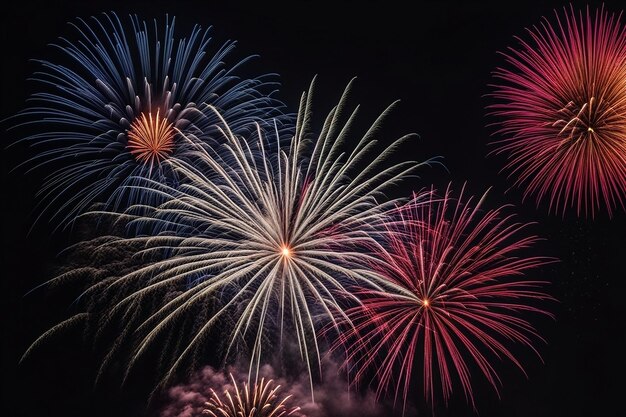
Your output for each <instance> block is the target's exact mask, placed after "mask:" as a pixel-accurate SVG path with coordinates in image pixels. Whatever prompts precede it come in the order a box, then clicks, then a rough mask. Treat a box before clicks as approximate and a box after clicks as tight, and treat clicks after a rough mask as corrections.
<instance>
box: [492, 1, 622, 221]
mask: <svg viewBox="0 0 626 417" xmlns="http://www.w3.org/2000/svg"><path fill="white" fill-rule="evenodd" d="M555 15H556V21H555V24H551V23H550V22H549V21H548V20H547V19H546V18H544V19H543V21H542V22H541V25H540V26H539V27H537V26H535V27H533V28H532V29H527V35H528V39H527V40H524V39H522V38H518V41H519V43H520V45H519V47H518V48H517V49H516V48H509V51H508V52H507V53H504V54H503V55H504V57H505V59H506V61H507V64H508V66H507V68H498V69H497V70H496V71H495V72H494V77H495V78H496V79H497V80H498V84H496V85H493V86H492V87H493V88H494V90H495V91H494V92H493V93H492V94H491V96H492V97H494V98H495V99H496V101H497V102H498V103H497V104H494V105H492V106H490V110H491V114H492V115H495V116H496V117H498V121H497V122H496V123H495V124H496V125H498V130H497V132H496V133H497V134H501V135H502V136H503V137H504V139H502V140H500V141H497V142H496V143H495V145H496V149H495V152H496V153H504V154H506V155H507V157H508V163H507V165H506V166H505V170H506V171H508V172H509V176H510V177H515V178H516V180H515V184H516V185H517V186H521V185H525V187H526V189H525V191H524V198H526V197H527V196H528V195H534V196H535V197H536V200H537V204H538V203H539V202H540V201H541V200H542V199H544V198H548V199H549V201H550V205H549V210H550V211H552V210H554V211H560V210H562V211H563V213H565V210H566V209H567V207H572V206H575V207H576V211H577V214H578V216H580V215H581V214H582V212H584V214H585V216H588V215H589V214H590V215H591V217H593V216H594V214H595V212H596V211H597V210H598V209H599V208H600V207H601V206H602V205H604V206H605V207H606V209H607V211H608V214H609V216H612V212H613V209H614V208H615V207H618V206H621V207H622V208H624V201H625V194H626V27H625V26H624V25H623V24H621V14H619V15H614V14H609V13H608V12H606V11H605V10H604V8H601V9H599V10H597V11H596V12H595V14H592V13H591V12H590V11H589V9H587V11H586V13H583V12H579V13H578V14H577V13H576V12H574V9H573V8H572V7H570V9H569V11H568V10H567V9H564V13H563V16H562V17H561V16H559V14H558V13H556V12H555Z"/></svg>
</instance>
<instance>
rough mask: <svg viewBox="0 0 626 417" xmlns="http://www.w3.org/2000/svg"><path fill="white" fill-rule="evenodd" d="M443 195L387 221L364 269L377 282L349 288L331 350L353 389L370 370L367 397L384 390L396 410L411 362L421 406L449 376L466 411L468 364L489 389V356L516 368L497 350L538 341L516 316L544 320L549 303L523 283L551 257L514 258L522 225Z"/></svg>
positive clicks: (449, 389) (522, 239)
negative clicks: (352, 303)
mask: <svg viewBox="0 0 626 417" xmlns="http://www.w3.org/2000/svg"><path fill="white" fill-rule="evenodd" d="M450 194H451V191H450V189H448V190H447V191H446V194H445V196H444V197H443V198H442V199H441V200H437V198H435V197H433V196H432V195H431V196H430V197H428V198H426V199H425V200H424V199H423V198H422V197H420V196H418V197H415V198H414V199H413V200H412V201H410V202H409V203H408V204H407V205H405V206H401V207H399V208H398V210H397V212H396V213H395V215H393V216H392V217H390V219H389V220H388V225H387V231H386V232H385V233H384V234H383V235H382V237H381V239H382V240H381V242H380V243H379V244H377V245H376V246H374V247H373V248H372V250H373V254H374V256H373V258H374V259H377V260H378V261H376V262H374V263H372V264H371V267H372V268H373V269H374V270H375V271H377V272H378V274H380V275H381V276H383V277H385V278H386V281H387V283H386V284H381V285H382V286H383V287H384V289H383V290H379V289H366V288H357V289H356V290H355V291H354V292H355V293H356V294H357V296H358V297H359V298H360V299H361V304H360V305H358V306H356V307H353V308H350V309H348V310H347V311H346V314H347V317H348V319H349V321H348V323H347V324H348V325H347V326H346V328H347V330H346V331H345V332H343V333H341V334H340V337H339V338H338V339H337V340H336V341H335V343H334V346H333V349H334V350H337V351H341V350H344V351H345V353H346V355H347V356H346V361H345V364H344V366H345V368H346V369H347V371H348V372H349V373H350V374H353V375H354V379H355V382H356V383H359V382H361V381H363V380H364V379H366V378H367V376H368V375H371V374H372V372H373V373H374V375H375V378H374V380H375V381H376V384H377V386H376V389H377V394H378V395H379V396H381V395H383V394H385V393H386V392H388V391H393V392H394V401H397V400H398V398H400V397H402V398H403V400H404V405H405V407H406V401H407V398H408V395H409V391H408V390H409V385H410V383H411V381H412V375H413V373H414V368H413V367H414V364H416V363H419V366H423V369H419V372H417V373H418V374H420V375H422V384H423V389H424V396H425V398H426V399H427V400H429V401H430V402H431V403H433V404H434V398H435V391H436V387H435V378H436V377H437V378H438V379H439V380H440V383H441V386H440V389H441V392H442V394H443V398H444V400H445V401H446V402H447V401H448V399H449V398H450V396H451V395H452V393H453V381H454V380H455V379H458V380H459V381H460V383H461V388H462V390H463V392H464V394H465V397H466V398H467V399H468V400H469V401H470V402H471V403H472V405H473V406H474V407H475V405H474V398H473V392H472V383H471V375H470V368H471V367H473V366H476V367H477V368H478V369H480V372H481V373H482V374H483V375H484V376H485V377H486V378H487V380H488V381H489V383H490V384H491V385H492V386H493V387H494V388H495V389H496V391H497V390H498V384H499V383H500V380H499V377H498V375H497V373H496V369H495V368H494V366H493V361H492V359H498V358H507V359H509V360H510V361H511V362H513V363H514V364H515V365H516V366H517V367H519V368H520V369H521V370H522V371H523V368H522V364H521V363H520V362H519V361H518V360H517V358H516V357H515V356H514V355H513V353H512V352H511V351H510V350H509V348H508V347H507V344H508V343H511V342H518V343H521V344H522V345H524V346H527V347H529V348H531V349H532V350H533V351H535V352H536V350H535V348H534V347H533V345H532V342H533V339H541V338H540V336H539V335H538V334H537V333H536V331H535V330H534V329H533V327H532V326H531V324H530V323H529V322H528V321H526V319H524V318H523V314H526V313H541V314H547V315H550V314H549V313H547V312H545V311H543V310H542V309H541V308H539V307H537V306H536V304H537V302H540V301H542V300H547V299H551V297H549V296H548V295H546V294H544V293H542V292H541V291H540V290H539V289H538V288H539V287H540V286H542V285H543V284H544V283H543V282H539V281H531V280H525V279H523V275H524V273H525V272H526V271H527V270H529V269H533V268H537V267H539V266H541V265H544V264H546V263H548V262H550V261H551V260H550V259H548V258H541V257H524V256H523V254H522V253H520V252H521V251H523V250H524V249H525V248H529V247H531V246H532V245H533V244H535V243H536V241H537V240H538V238H537V237H535V236H524V234H523V232H524V229H525V227H526V225H525V224H521V223H515V222H513V216H512V215H504V213H503V211H504V210H503V208H498V209H495V210H485V211H482V210H481V205H482V201H483V198H484V196H483V198H481V200H480V201H479V202H478V203H474V202H473V198H464V196H463V191H462V192H461V194H460V196H459V198H458V201H457V202H456V203H454V202H453V199H452V197H450ZM419 352H423V357H421V358H419V357H418V355H420V353H419ZM394 383H395V384H396V386H395V388H392V385H393V384H394Z"/></svg>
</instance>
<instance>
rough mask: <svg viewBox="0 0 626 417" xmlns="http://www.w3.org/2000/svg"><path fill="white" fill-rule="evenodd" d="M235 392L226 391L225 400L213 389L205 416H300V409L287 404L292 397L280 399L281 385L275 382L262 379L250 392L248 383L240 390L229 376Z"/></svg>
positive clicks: (231, 376)
mask: <svg viewBox="0 0 626 417" xmlns="http://www.w3.org/2000/svg"><path fill="white" fill-rule="evenodd" d="M229 376H230V379H231V381H232V385H233V390H226V391H224V396H223V398H224V400H222V398H221V397H220V396H219V395H218V394H217V393H216V392H215V391H214V390H213V389H211V399H210V400H209V401H208V402H206V403H205V406H206V409H204V410H203V411H202V414H203V415H209V416H211V417H284V416H292V415H295V416H298V415H300V414H299V413H298V411H300V407H293V408H288V407H287V403H288V402H289V400H290V399H291V395H288V396H286V397H283V398H282V399H281V398H280V397H279V391H280V385H274V381H273V380H271V379H270V380H268V381H265V378H261V381H260V382H259V383H258V384H255V385H254V389H253V390H250V389H249V387H248V384H247V383H245V382H244V383H243V389H242V390H240V389H239V386H238V385H237V381H235V378H234V377H233V375H232V374H229Z"/></svg>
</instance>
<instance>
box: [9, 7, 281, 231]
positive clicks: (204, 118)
mask: <svg viewBox="0 0 626 417" xmlns="http://www.w3.org/2000/svg"><path fill="white" fill-rule="evenodd" d="M128 23H129V25H128V27H127V26H126V25H125V24H123V23H122V21H121V20H120V19H119V18H118V17H117V16H116V15H115V14H113V13H111V14H103V15H102V17H100V18H97V17H92V18H91V19H90V20H88V21H85V20H82V19H78V20H77V21H76V22H75V23H72V27H73V28H74V29H75V30H76V33H77V36H76V39H75V40H69V39H66V38H60V40H59V41H58V43H57V44H55V45H53V46H54V47H55V48H56V49H57V50H58V51H59V52H60V54H59V57H58V58H57V60H56V61H54V62H53V61H37V63H38V64H39V66H40V67H41V69H40V70H39V71H38V72H36V73H35V74H34V75H33V77H32V79H33V80H34V81H36V82H37V83H38V85H39V87H40V89H41V91H40V92H37V93H35V94H33V95H32V96H31V98H30V100H29V102H30V103H31V105H30V106H29V107H28V108H27V109H26V110H24V111H23V112H21V113H20V115H18V116H17V117H18V119H19V120H20V121H21V124H20V125H19V126H20V127H21V128H23V129H26V132H28V133H25V135H26V136H25V137H24V139H22V141H25V142H27V143H28V144H29V145H30V146H32V147H33V148H34V149H35V150H36V152H37V154H36V155H35V156H34V157H32V158H31V159H30V160H29V161H28V162H27V163H26V164H25V165H26V166H28V167H29V168H30V169H37V168H40V167H43V168H47V169H48V170H51V171H52V173H51V174H50V175H49V176H48V177H47V178H46V181H45V182H44V185H43V187H42V189H41V191H40V193H39V194H40V198H41V201H42V204H43V205H44V209H43V212H45V211H50V210H51V211H52V213H53V218H54V219H56V220H57V221H58V223H59V224H60V225H64V224H67V223H71V222H72V221H73V220H74V219H75V217H76V216H77V215H78V214H80V213H82V212H84V211H86V210H87V209H89V208H90V207H91V206H92V205H93V204H94V203H106V204H108V205H109V206H115V207H120V206H122V208H123V206H125V205H127V204H131V203H138V202H141V201H142V199H143V197H144V195H145V193H135V194H133V195H122V194H123V193H121V192H120V190H121V189H125V188H124V187H123V186H124V185H128V181H129V178H130V177H147V178H153V179H156V180H158V181H161V182H167V183H169V184H172V183H175V181H176V179H175V178H173V173H172V172H171V170H170V169H169V165H167V164H164V163H163V162H164V161H165V160H166V159H168V158H184V157H185V155H186V152H187V150H188V149H189V147H190V145H189V142H190V141H191V142H195V143H205V144H207V145H208V146H209V147H210V146H214V145H215V142H214V139H215V137H216V135H217V134H218V132H217V130H216V129H215V126H214V125H215V123H217V122H218V121H219V119H218V118H217V117H215V115H214V113H213V111H210V110H209V109H208V107H207V106H206V104H210V105H212V106H214V107H216V108H218V109H219V110H220V112H221V114H222V116H223V118H224V119H225V120H227V121H228V123H229V126H230V128H231V129H232V130H233V131H234V132H237V133H243V132H247V129H248V128H249V127H251V126H252V125H253V124H252V122H253V121H257V122H260V121H261V120H264V119H268V118H271V117H274V116H276V117H278V116H279V115H280V109H281V108H282V107H283V106H282V104H281V103H279V102H278V101H277V100H274V99H272V98H271V97H270V95H269V93H271V92H272V89H273V88H274V87H275V85H276V83H274V82H271V76H270V75H266V76H261V77H258V78H252V79H240V78H239V77H237V76H236V73H237V70H238V69H239V67H240V66H241V65H243V64H245V63H246V62H247V61H248V60H249V59H250V58H246V59H244V60H242V61H240V62H236V63H235V64H234V65H227V64H225V63H224V60H225V59H226V58H227V57H228V56H229V54H231V51H232V50H233V48H234V46H235V43H234V42H227V43H225V44H224V45H222V46H221V47H219V48H216V50H215V51H211V47H210V45H212V43H211V38H210V37H209V30H203V29H201V28H200V27H199V26H195V27H194V28H193V30H192V31H191V33H190V35H189V37H188V38H181V39H176V38H175V37H174V26H175V25H174V23H175V19H174V18H172V19H169V18H166V21H165V26H164V28H162V29H161V28H159V25H158V24H157V22H156V21H155V22H154V24H152V25H151V24H149V23H148V22H145V21H141V20H140V19H139V18H138V17H136V16H131V17H130V19H129V22H128ZM151 27H152V29H150V28H151ZM126 190H128V188H126Z"/></svg>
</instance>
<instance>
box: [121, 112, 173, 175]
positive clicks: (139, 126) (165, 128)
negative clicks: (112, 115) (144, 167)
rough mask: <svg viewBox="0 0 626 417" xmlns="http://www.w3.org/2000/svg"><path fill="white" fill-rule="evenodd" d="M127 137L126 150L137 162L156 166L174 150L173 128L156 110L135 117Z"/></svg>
mask: <svg viewBox="0 0 626 417" xmlns="http://www.w3.org/2000/svg"><path fill="white" fill-rule="evenodd" d="M127 137H128V145H127V146H128V149H129V151H130V153H131V154H132V155H133V156H134V157H135V159H136V160H137V161H139V162H143V163H150V164H158V163H159V162H161V161H162V160H164V159H165V158H166V157H167V156H168V155H169V154H170V153H172V151H173V150H174V126H172V124H171V123H170V122H169V121H168V120H167V119H165V118H162V117H160V116H159V111H158V110H157V112H156V115H153V114H152V113H150V112H148V113H141V115H140V116H139V117H136V118H135V120H133V122H132V123H131V125H130V129H129V130H128V133H127Z"/></svg>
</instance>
